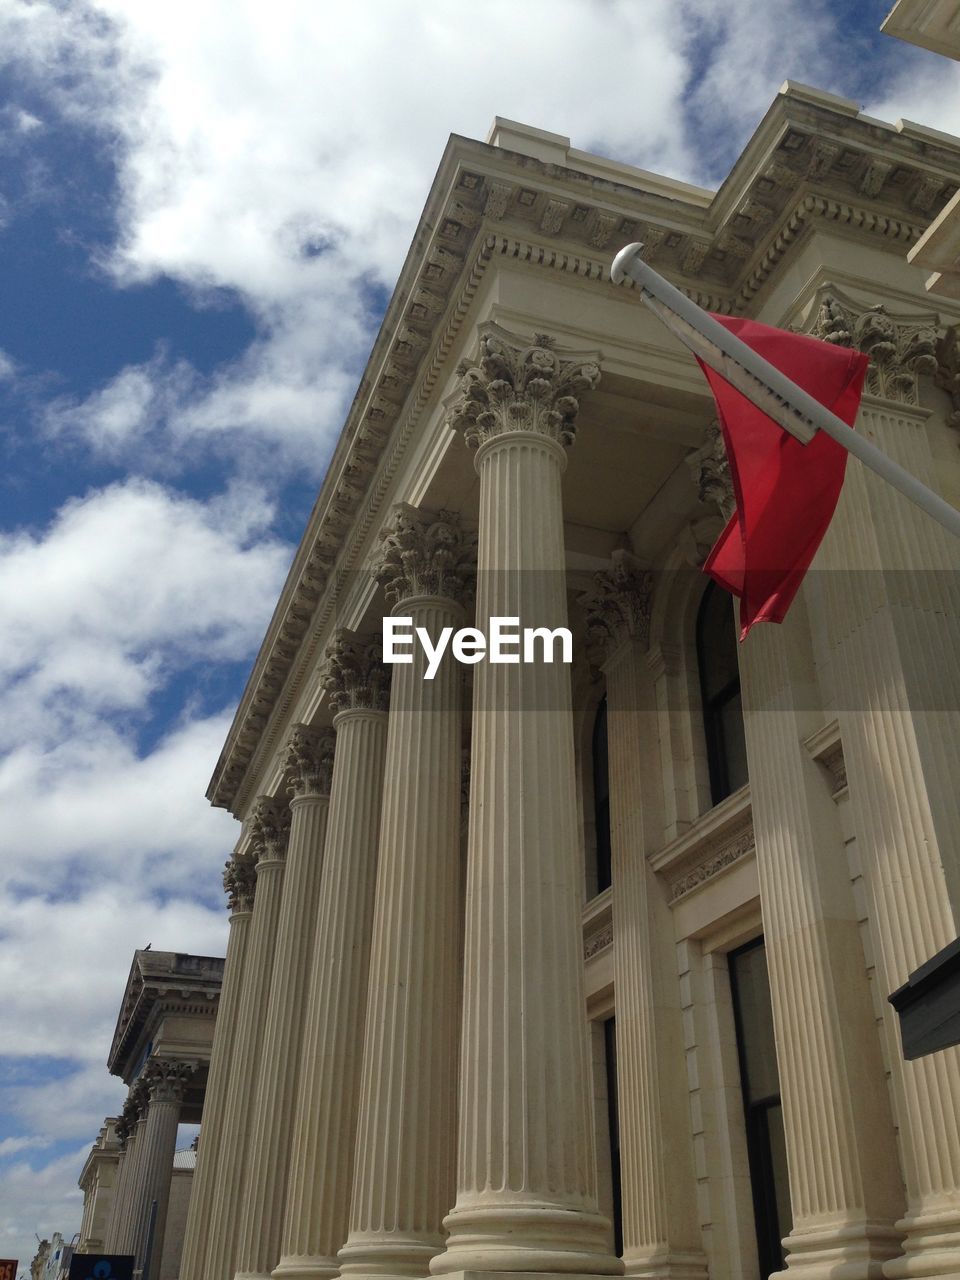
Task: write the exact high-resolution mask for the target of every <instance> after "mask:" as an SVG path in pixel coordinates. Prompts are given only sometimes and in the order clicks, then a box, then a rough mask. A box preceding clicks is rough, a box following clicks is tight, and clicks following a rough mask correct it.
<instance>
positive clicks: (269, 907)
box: [201, 797, 289, 1280]
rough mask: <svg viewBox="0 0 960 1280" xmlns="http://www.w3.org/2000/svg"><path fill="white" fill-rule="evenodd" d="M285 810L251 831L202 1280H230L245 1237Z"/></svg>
mask: <svg viewBox="0 0 960 1280" xmlns="http://www.w3.org/2000/svg"><path fill="white" fill-rule="evenodd" d="M288 813H289V811H288V810H286V806H281V805H280V803H279V802H278V801H276V800H274V799H272V798H269V797H265V798H263V799H261V800H259V801H258V802H257V807H255V810H254V816H253V819H252V826H253V830H254V840H255V846H256V849H257V855H258V856H257V890H256V897H255V900H254V905H253V915H252V918H251V921H250V934H249V938H248V940H247V954H246V959H245V961H244V971H243V985H242V989H241V992H240V1004H239V1010H238V1013H237V1031H236V1039H235V1041H234V1046H233V1062H232V1065H231V1068H230V1073H229V1079H228V1082H227V1090H226V1098H225V1100H224V1107H223V1120H222V1129H221V1132H222V1139H221V1142H220V1151H219V1158H218V1160H217V1173H216V1178H215V1180H214V1193H213V1201H212V1205H211V1209H210V1225H209V1230H208V1235H207V1246H206V1251H205V1255H204V1261H203V1265H202V1267H201V1276H202V1280H232V1277H233V1275H234V1271H235V1269H236V1255H237V1247H238V1244H239V1239H238V1237H239V1234H240V1226H241V1223H240V1211H241V1207H242V1202H241V1195H242V1188H243V1175H244V1171H245V1167H246V1155H247V1149H248V1147H249V1143H250V1132H251V1129H252V1126H253V1120H254V1117H253V1114H252V1108H251V1105H250V1102H251V1097H252V1096H253V1094H254V1091H255V1089H256V1085H257V1079H258V1075H259V1071H260V1064H261V1060H262V1057H263V1055H264V1054H265V1053H269V1052H270V1047H269V1046H267V1045H266V1044H265V1041H264V1034H263V1033H264V1024H265V1022H266V1013H267V997H268V995H269V991H270V977H271V974H272V972H273V958H274V950H275V943H276V935H277V921H278V919H279V916H280V897H281V891H282V887H283V871H284V857H285V852H286V831H285V830H283V823H284V819H285V817H286V816H287V815H288Z"/></svg>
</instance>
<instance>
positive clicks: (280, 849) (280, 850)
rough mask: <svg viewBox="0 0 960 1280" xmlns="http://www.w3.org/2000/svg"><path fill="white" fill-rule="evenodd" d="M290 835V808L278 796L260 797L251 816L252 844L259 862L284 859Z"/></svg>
mask: <svg viewBox="0 0 960 1280" xmlns="http://www.w3.org/2000/svg"><path fill="white" fill-rule="evenodd" d="M289 835H290V806H289V805H288V804H287V803H286V802H285V801H283V800H280V799H278V798H277V797H276V796H258V798H257V800H256V801H255V803H254V806H253V810H252V812H251V814H250V842H251V844H252V845H253V848H254V850H255V851H256V854H257V861H258V862H266V861H268V860H269V861H272V860H274V859H277V858H283V857H285V855H286V852H287V839H288V837H289Z"/></svg>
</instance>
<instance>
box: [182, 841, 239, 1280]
mask: <svg viewBox="0 0 960 1280" xmlns="http://www.w3.org/2000/svg"><path fill="white" fill-rule="evenodd" d="M223 880H224V888H225V889H226V891H227V893H228V894H229V905H230V908H231V912H230V932H229V936H228V939H227V956H226V961H225V963H224V967H223V987H222V989H221V993H220V1004H219V1006H218V1009H217V1025H216V1032H215V1035H214V1040H213V1047H212V1051H211V1055H210V1067H209V1070H208V1073H207V1085H206V1089H205V1091H204V1098H203V1115H202V1117H201V1125H200V1142H199V1145H198V1148H197V1165H196V1170H195V1172H194V1175H193V1187H192V1190H191V1192H190V1208H189V1211H188V1214H187V1228H186V1233H185V1236H184V1242H183V1255H182V1258H181V1263H180V1280H204V1277H203V1274H202V1270H201V1264H202V1262H203V1259H204V1257H205V1255H206V1248H207V1226H208V1222H209V1218H210V1212H211V1208H212V1205H213V1201H214V1196H215V1193H216V1191H215V1184H214V1179H215V1177H216V1174H217V1165H218V1163H219V1160H220V1151H221V1148H222V1145H223V1141H224V1119H225V1115H226V1102H227V1093H228V1089H229V1082H230V1073H231V1071H232V1069H233V1062H234V1053H235V1049H236V1043H237V1031H238V1026H239V1015H240V1003H241V992H242V989H243V976H244V966H245V963H246V953H247V944H248V941H249V934H250V920H251V917H252V912H253V903H254V894H255V888H256V870H255V866H254V863H253V861H252V859H249V858H242V859H241V858H238V857H237V856H236V855H234V857H233V858H231V859H230V861H229V862H228V863H227V864H226V870H225V872H224V877H223Z"/></svg>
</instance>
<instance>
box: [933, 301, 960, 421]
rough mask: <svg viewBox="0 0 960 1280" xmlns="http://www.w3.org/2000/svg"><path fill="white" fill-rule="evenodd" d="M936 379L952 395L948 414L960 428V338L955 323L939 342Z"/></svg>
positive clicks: (941, 387)
mask: <svg viewBox="0 0 960 1280" xmlns="http://www.w3.org/2000/svg"><path fill="white" fill-rule="evenodd" d="M934 381H935V382H936V384H937V386H938V387H939V388H940V389H941V391H945V392H946V393H947V395H948V396H949V397H950V402H951V404H952V406H953V408H952V410H951V412H950V413H949V414H948V415H947V422H948V423H949V425H950V426H951V427H957V428H960V338H958V336H957V326H956V325H953V326H951V327H950V328H949V329H947V331H946V333H945V334H944V335H943V337H942V338H941V339H940V341H939V342H938V343H937V371H936V373H935V374H934Z"/></svg>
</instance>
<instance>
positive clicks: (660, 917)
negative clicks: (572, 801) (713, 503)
mask: <svg viewBox="0 0 960 1280" xmlns="http://www.w3.org/2000/svg"><path fill="white" fill-rule="evenodd" d="M604 671H605V673H606V677H607V734H608V739H607V740H608V758H609V768H610V840H611V855H612V859H611V860H612V879H613V886H614V897H613V916H614V935H615V937H616V940H617V945H616V948H615V953H614V983H615V987H616V991H617V1074H618V1077H619V1089H618V1097H619V1105H620V1167H621V1178H622V1187H623V1260H624V1267H625V1269H626V1273H627V1275H629V1276H648V1277H664V1278H669V1280H705V1277H706V1259H705V1257H704V1254H703V1250H702V1243H701V1238H700V1228H699V1221H698V1217H697V1203H696V1182H695V1178H694V1170H693V1154H692V1152H693V1142H692V1134H691V1131H690V1123H689V1115H690V1106H689V1098H688V1091H687V1089H688V1086H687V1080H686V1076H685V1075H684V1073H683V1072H682V1071H680V1070H678V1064H679V1063H682V1061H683V1057H684V1049H683V1028H682V1023H681V1012H680V990H679V979H678V976H677V963H676V948H675V944H674V929H673V919H672V914H671V912H670V908H669V906H668V905H667V901H666V898H665V896H664V891H663V887H662V885H661V884H660V883H659V882H658V881H657V878H656V875H655V873H654V872H653V871H652V870H651V869H650V866H649V863H648V862H647V855H648V854H649V853H651V852H653V851H654V850H655V849H656V848H657V847H658V845H659V843H660V841H661V839H662V831H663V799H662V796H663V783H662V776H661V769H660V752H659V745H658V744H659V735H658V729H657V719H658V713H657V703H656V689H655V686H654V677H653V672H652V670H651V668H650V665H649V663H648V662H647V658H646V653H645V646H644V645H643V644H642V643H640V642H638V641H637V640H634V639H629V638H627V639H625V640H624V641H623V642H622V643H620V644H619V645H617V646H616V647H615V648H614V652H613V653H612V654H611V656H610V657H609V658H608V660H607V661H606V663H605V664H604Z"/></svg>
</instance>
